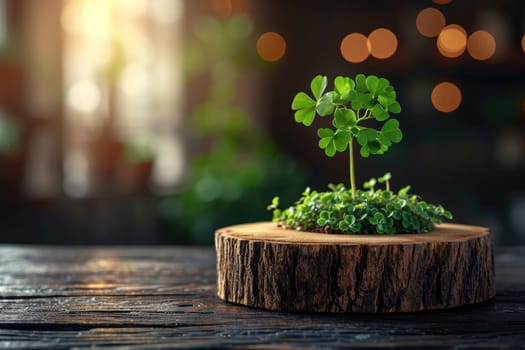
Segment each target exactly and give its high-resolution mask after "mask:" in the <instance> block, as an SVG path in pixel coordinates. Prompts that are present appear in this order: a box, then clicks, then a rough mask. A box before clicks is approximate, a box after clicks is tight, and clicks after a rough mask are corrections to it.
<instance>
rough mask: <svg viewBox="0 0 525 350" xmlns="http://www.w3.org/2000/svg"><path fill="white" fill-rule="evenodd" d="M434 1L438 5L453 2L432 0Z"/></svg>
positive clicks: (449, 0)
mask: <svg viewBox="0 0 525 350" xmlns="http://www.w3.org/2000/svg"><path fill="white" fill-rule="evenodd" d="M432 1H433V2H434V3H436V4H438V5H447V4H450V3H451V2H452V0H432Z"/></svg>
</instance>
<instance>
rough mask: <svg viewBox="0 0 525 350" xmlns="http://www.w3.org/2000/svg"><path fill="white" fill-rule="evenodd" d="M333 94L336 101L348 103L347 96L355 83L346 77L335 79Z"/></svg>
mask: <svg viewBox="0 0 525 350" xmlns="http://www.w3.org/2000/svg"><path fill="white" fill-rule="evenodd" d="M334 86H335V92H336V93H337V95H338V100H339V101H340V102H343V103H347V102H349V101H350V100H349V94H350V91H352V90H353V89H354V87H355V82H354V81H353V80H352V79H350V78H347V77H341V76H339V77H336V78H335V79H334Z"/></svg>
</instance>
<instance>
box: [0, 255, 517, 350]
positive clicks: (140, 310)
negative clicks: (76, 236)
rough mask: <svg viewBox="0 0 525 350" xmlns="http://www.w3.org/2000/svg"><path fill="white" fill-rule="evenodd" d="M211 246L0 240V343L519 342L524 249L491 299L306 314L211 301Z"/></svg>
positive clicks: (505, 266) (509, 261)
mask: <svg viewBox="0 0 525 350" xmlns="http://www.w3.org/2000/svg"><path fill="white" fill-rule="evenodd" d="M215 258H216V257H215V253H214V249H213V248H212V247H205V248H192V247H92V248H86V247H65V246H60V247H49V246H47V247H34V246H0V347H2V348H13V349H15V348H16V349H28V348H30V349H69V348H90V347H92V346H95V347H102V346H120V347H122V348H126V349H159V348H170V349H173V348H182V349H202V348H215V349H217V348H228V349H247V348H259V349H260V348H264V349H272V348H274V349H283V348H287V349H295V348H297V349H304V348H323V349H327V348H330V349H333V348H341V347H352V348H360V349H361V348H386V347H388V348H399V349H421V348H434V349H457V348H469V349H478V348H485V349H486V348H504V349H519V348H522V347H523V344H525V321H524V320H525V247H509V248H499V249H496V256H495V262H496V281H497V295H496V298H495V299H494V300H493V301H491V302H488V303H483V304H479V305H474V306H470V307H464V308H456V309H452V310H442V311H434V312H422V313H415V314H389V315H375V314H305V313H283V312H274V311H265V310H261V309H255V308H249V307H245V306H238V305H234V304H230V303H227V302H224V301H221V300H220V299H218V298H217V296H216V293H217V289H216V277H215V269H216V261H215Z"/></svg>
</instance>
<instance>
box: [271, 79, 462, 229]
mask: <svg viewBox="0 0 525 350" xmlns="http://www.w3.org/2000/svg"><path fill="white" fill-rule="evenodd" d="M327 84H328V79H327V78H326V77H325V76H321V75H318V76H316V77H315V78H314V79H313V80H312V82H311V84H310V89H311V91H312V95H313V97H311V96H309V95H308V94H306V93H304V92H299V93H298V94H297V95H295V97H294V99H293V102H292V109H293V110H294V111H295V120H296V121H297V122H298V123H301V124H303V125H305V126H310V125H312V124H313V122H314V120H315V117H316V116H317V115H319V116H321V117H327V116H332V128H318V129H317V135H318V136H319V147H320V148H321V149H323V150H324V152H325V153H326V155H327V156H329V157H333V156H334V155H335V154H336V153H337V152H346V151H348V153H349V158H350V186H351V189H350V190H348V189H347V188H346V187H345V186H344V185H337V186H335V185H330V186H329V189H330V191H327V192H317V191H311V190H310V189H309V188H307V189H306V190H305V191H304V192H303V194H302V196H301V198H300V199H299V200H298V201H297V202H296V203H295V205H293V206H291V207H289V208H288V209H285V210H281V209H279V197H275V198H274V199H273V201H272V203H271V204H270V205H269V206H268V209H269V210H272V211H273V221H274V222H277V223H278V224H279V225H280V226H282V227H285V228H293V229H296V230H305V231H314V232H324V233H349V234H354V233H377V234H395V233H411V232H428V231H430V230H432V229H433V228H434V225H435V224H438V223H441V222H442V221H443V220H445V219H451V218H452V214H451V213H450V212H449V211H447V210H445V209H444V208H443V207H442V206H441V205H434V204H430V203H427V202H425V201H424V200H422V199H421V197H420V196H418V195H415V194H409V193H408V192H409V189H410V186H406V187H404V188H402V189H400V190H399V191H398V192H394V191H392V190H391V188H390V180H391V179H392V175H391V174H390V173H386V174H385V175H383V176H382V177H379V178H377V179H376V178H372V179H370V180H368V181H367V182H365V183H364V184H363V187H364V190H357V189H356V185H355V171H354V147H359V153H360V154H361V156H362V157H364V158H367V157H369V156H370V155H371V154H383V153H385V152H386V151H388V149H389V148H390V146H392V144H393V143H397V142H400V141H401V139H402V138H403V133H402V132H401V130H399V121H398V120H397V119H395V118H392V117H391V116H392V115H393V114H399V113H400V112H401V106H400V105H399V102H397V101H396V97H397V96H396V92H395V90H394V88H393V87H392V86H391V85H390V83H389V82H388V80H386V79H385V78H378V77H376V76H374V75H369V76H368V77H367V76H365V75H363V74H358V75H357V76H356V77H355V79H351V78H348V77H337V78H335V80H334V90H333V91H326V88H327ZM376 186H377V187H383V188H377V189H376Z"/></svg>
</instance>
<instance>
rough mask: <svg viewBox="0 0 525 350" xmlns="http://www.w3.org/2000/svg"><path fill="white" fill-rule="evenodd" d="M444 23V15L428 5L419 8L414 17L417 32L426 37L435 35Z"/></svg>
mask: <svg viewBox="0 0 525 350" xmlns="http://www.w3.org/2000/svg"><path fill="white" fill-rule="evenodd" d="M445 24H446V20H445V16H444V15H443V13H442V12H441V11H439V10H438V9H435V8H432V7H428V8H426V9H424V10H421V12H419V14H418V15H417V18H416V27H417V30H418V31H419V33H420V34H421V35H423V36H426V37H428V38H433V37H436V36H437V35H438V34H439V32H440V31H441V29H443V27H444V26H445Z"/></svg>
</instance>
